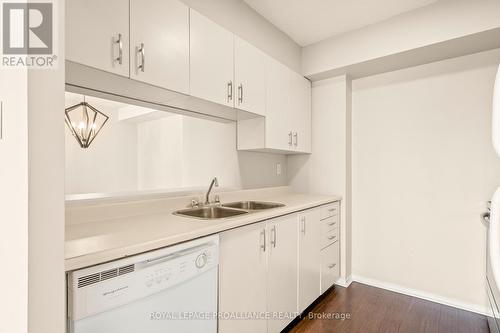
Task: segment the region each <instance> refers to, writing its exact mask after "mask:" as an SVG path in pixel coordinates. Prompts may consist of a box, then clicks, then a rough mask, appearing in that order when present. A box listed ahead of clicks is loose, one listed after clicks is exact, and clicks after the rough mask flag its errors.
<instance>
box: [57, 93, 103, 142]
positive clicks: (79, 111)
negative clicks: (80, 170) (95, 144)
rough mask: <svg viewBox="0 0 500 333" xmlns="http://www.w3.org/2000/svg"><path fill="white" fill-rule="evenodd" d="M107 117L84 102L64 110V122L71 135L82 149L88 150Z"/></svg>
mask: <svg viewBox="0 0 500 333" xmlns="http://www.w3.org/2000/svg"><path fill="white" fill-rule="evenodd" d="M108 119H109V117H108V116H106V115H105V114H104V113H102V112H101V111H99V110H97V109H96V108H94V107H93V106H92V105H90V104H89V103H87V102H86V101H85V96H84V97H83V102H81V103H79V104H76V105H73V106H71V107H69V108H67V109H66V110H65V120H66V125H67V126H68V128H69V130H70V131H71V134H73V136H74V137H75V139H76V141H78V144H79V145H80V147H82V148H88V147H89V146H90V144H91V143H92V141H94V139H95V137H96V136H97V134H99V132H100V131H101V129H102V127H103V126H104V124H105V123H106V122H107V121H108Z"/></svg>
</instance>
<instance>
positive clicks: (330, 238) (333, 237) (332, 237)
mask: <svg viewBox="0 0 500 333" xmlns="http://www.w3.org/2000/svg"><path fill="white" fill-rule="evenodd" d="M335 238H337V236H330V237H328V239H329V240H332V239H335Z"/></svg>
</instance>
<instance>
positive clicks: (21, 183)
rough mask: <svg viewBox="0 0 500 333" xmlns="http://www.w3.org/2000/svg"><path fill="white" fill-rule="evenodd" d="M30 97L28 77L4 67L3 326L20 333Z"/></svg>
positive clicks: (0, 169) (0, 191) (0, 144)
mask: <svg viewBox="0 0 500 333" xmlns="http://www.w3.org/2000/svg"><path fill="white" fill-rule="evenodd" d="M27 95H28V92H27V72H26V71H25V70H21V69H19V70H10V69H1V68H0V102H1V103H2V124H1V125H0V126H1V127H2V132H3V136H2V138H1V139H0V161H1V162H0V184H2V185H1V186H0V212H2V217H1V218H0V235H1V236H0V262H1V263H2V265H3V267H4V268H2V273H3V274H0V295H2V296H1V298H0V323H2V324H1V325H2V329H3V330H5V331H6V332H20V333H22V332H27V330H28V105H27ZM13 253H15V255H13ZM4 272H8V274H6V273H4Z"/></svg>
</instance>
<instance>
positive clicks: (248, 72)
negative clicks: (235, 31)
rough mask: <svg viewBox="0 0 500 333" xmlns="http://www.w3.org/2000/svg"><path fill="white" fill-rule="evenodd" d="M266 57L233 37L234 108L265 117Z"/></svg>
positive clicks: (241, 40)
mask: <svg viewBox="0 0 500 333" xmlns="http://www.w3.org/2000/svg"><path fill="white" fill-rule="evenodd" d="M266 60H267V56H266V55H265V54H264V53H263V52H262V51H260V50H259V49H257V48H256V47H254V46H252V45H251V44H249V43H247V42H246V41H244V40H243V39H241V38H239V37H237V36H235V37H234V75H235V82H236V100H235V106H236V107H237V108H238V109H241V110H245V111H249V112H253V113H256V114H260V115H265V112H266Z"/></svg>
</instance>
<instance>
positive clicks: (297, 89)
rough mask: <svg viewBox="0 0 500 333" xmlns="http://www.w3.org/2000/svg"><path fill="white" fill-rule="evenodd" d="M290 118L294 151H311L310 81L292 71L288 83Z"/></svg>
mask: <svg viewBox="0 0 500 333" xmlns="http://www.w3.org/2000/svg"><path fill="white" fill-rule="evenodd" d="M290 99H291V103H290V114H291V115H290V119H291V129H292V132H293V135H292V136H293V142H292V148H293V150H295V151H296V152H302V153H310V152H311V82H310V81H309V80H308V79H306V78H304V77H302V76H301V75H299V74H297V73H292V75H291V83H290Z"/></svg>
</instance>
